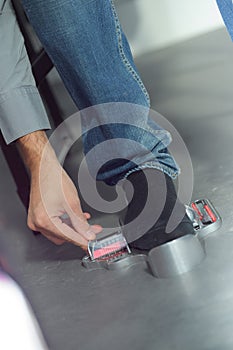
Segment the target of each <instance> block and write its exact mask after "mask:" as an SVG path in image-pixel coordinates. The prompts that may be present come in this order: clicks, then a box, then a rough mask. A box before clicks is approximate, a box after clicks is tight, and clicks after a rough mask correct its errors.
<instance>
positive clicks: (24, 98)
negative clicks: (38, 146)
mask: <svg viewBox="0 0 233 350" xmlns="http://www.w3.org/2000/svg"><path fill="white" fill-rule="evenodd" d="M0 128H1V131H2V135H3V137H4V139H5V141H6V143H7V144H9V143H11V142H12V141H15V140H16V139H18V138H19V137H22V136H24V135H27V134H29V133H31V132H33V131H36V130H44V129H51V126H50V123H49V120H48V117H47V113H46V111H45V108H44V105H43V102H42V100H41V97H40V94H39V92H38V90H37V88H36V87H35V86H21V87H19V88H15V89H11V90H10V91H7V92H4V93H0Z"/></svg>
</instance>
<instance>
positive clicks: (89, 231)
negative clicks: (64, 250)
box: [66, 201, 102, 240]
mask: <svg viewBox="0 0 233 350" xmlns="http://www.w3.org/2000/svg"><path fill="white" fill-rule="evenodd" d="M66 212H67V214H68V215H69V217H70V220H71V222H72V225H73V227H74V229H75V230H76V231H77V232H78V233H79V234H80V235H82V236H83V238H84V239H85V240H94V239H95V238H96V234H97V233H99V232H101V231H102V227H101V226H100V225H89V223H88V222H87V215H86V214H87V213H85V214H83V212H82V209H81V206H80V204H79V201H76V202H75V203H74V204H73V205H72V206H70V207H67V208H66ZM89 215H90V214H89Z"/></svg>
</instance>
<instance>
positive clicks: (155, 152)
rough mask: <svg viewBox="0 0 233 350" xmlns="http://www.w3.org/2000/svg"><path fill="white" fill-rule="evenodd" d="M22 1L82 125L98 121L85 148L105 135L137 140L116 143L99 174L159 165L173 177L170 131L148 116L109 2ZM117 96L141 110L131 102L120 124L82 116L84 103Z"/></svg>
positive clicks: (113, 175)
mask: <svg viewBox="0 0 233 350" xmlns="http://www.w3.org/2000/svg"><path fill="white" fill-rule="evenodd" d="M22 3H23V6H24V8H25V11H26V13H27V16H28V18H29V20H30V22H31V23H32V25H33V27H34V29H35V31H36V33H37V35H38V37H39V39H40V40H41V42H42V44H43V46H44V48H45V49H46V51H47V53H48V54H49V56H50V58H51V59H52V61H53V63H54V65H55V66H56V68H57V70H58V72H59V74H60V76H61V78H62V80H63V82H64V84H65V86H66V88H67V89H68V91H69V93H70V95H71V96H72V98H73V100H74V102H75V103H76V105H77V107H78V108H79V110H83V109H84V112H83V114H82V115H83V116H84V118H83V120H84V123H83V124H86V125H85V126H84V130H85V127H86V129H87V130H89V129H90V125H91V123H93V119H96V121H97V122H98V121H99V126H98V125H97V127H95V128H93V129H91V130H89V131H88V132H85V133H84V135H83V145H84V151H85V153H86V154H87V153H88V152H89V151H90V150H92V149H93V147H95V146H96V145H97V144H100V143H102V142H103V141H105V140H109V139H129V140H133V141H135V142H134V145H133V146H132V145H131V146H130V147H118V148H119V149H118V152H116V154H117V155H118V157H116V156H115V157H114V158H115V159H112V160H109V161H108V162H107V164H106V165H105V166H104V165H103V166H102V167H101V169H99V171H98V177H97V178H98V179H99V180H103V181H105V182H106V183H108V184H115V183H117V182H118V181H119V180H120V179H122V178H124V177H126V176H128V175H129V174H130V173H132V172H134V171H137V170H139V169H142V168H146V167H148V168H156V169H160V170H162V171H163V172H165V173H167V174H168V175H169V176H171V177H173V178H175V177H176V176H177V174H178V167H177V165H176V163H175V161H174V159H173V157H172V156H171V155H170V154H169V152H168V151H167V146H168V145H169V143H170V142H171V138H170V134H169V133H168V132H167V131H165V130H163V129H162V128H161V127H159V125H157V123H155V122H154V121H153V120H151V119H150V118H148V111H149V107H150V100H149V95H148V92H147V90H146V88H145V86H144V84H143V82H142V80H141V78H140V76H139V74H138V71H137V68H136V67H135V64H134V61H133V57H132V54H131V51H130V47H129V44H128V41H127V38H126V37H125V35H124V33H123V31H122V28H121V25H120V22H119V19H118V16H117V13H116V10H115V7H114V4H113V2H112V1H111V0H23V1H22ZM115 102H123V103H124V102H126V103H128V104H129V106H138V105H139V106H141V110H142V112H141V113H139V112H138V111H136V113H135V109H137V108H136V107H135V108H134V107H132V108H129V113H128V115H127V116H125V117H122V118H123V119H122V123H118V124H114V122H113V120H111V121H109V119H108V117H107V116H106V115H105V113H103V114H101V113H97V114H98V116H97V115H94V114H92V116H91V118H88V115H87V114H86V117H85V108H86V107H90V106H95V105H100V104H106V103H110V104H111V103H113V106H114V103H115ZM116 105H117V104H116ZM113 109H115V106H114V107H113ZM119 113H121V108H120V107H119ZM126 114H127V113H126ZM97 119H98V120H97ZM94 124H95V123H94ZM102 124H105V125H102ZM106 124H108V125H106ZM130 124H132V125H130ZM95 126H96V124H95ZM132 148H133V149H132ZM106 152H109V149H106ZM93 157H94V159H93V162H92V166H96V167H97V164H101V161H100V159H99V158H100V153H99V154H98V155H94V156H93ZM95 157H96V158H95ZM93 164H94V165H93Z"/></svg>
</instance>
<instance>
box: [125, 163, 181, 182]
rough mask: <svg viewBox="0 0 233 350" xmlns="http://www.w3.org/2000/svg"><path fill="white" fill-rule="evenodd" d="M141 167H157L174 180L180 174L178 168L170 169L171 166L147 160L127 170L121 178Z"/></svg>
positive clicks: (141, 168)
mask: <svg viewBox="0 0 233 350" xmlns="http://www.w3.org/2000/svg"><path fill="white" fill-rule="evenodd" d="M143 169H157V170H161V171H162V172H163V173H165V174H167V175H168V176H170V177H171V178H172V179H173V180H175V179H176V178H177V176H178V175H179V174H180V170H179V169H178V170H171V168H169V167H168V166H166V165H162V164H160V163H157V162H148V163H145V164H142V165H139V166H137V167H136V168H134V169H131V170H129V171H128V172H127V173H126V174H125V175H124V177H123V179H126V178H127V177H128V176H129V175H131V174H133V173H135V172H137V171H140V170H143Z"/></svg>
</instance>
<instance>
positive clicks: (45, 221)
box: [17, 131, 102, 249]
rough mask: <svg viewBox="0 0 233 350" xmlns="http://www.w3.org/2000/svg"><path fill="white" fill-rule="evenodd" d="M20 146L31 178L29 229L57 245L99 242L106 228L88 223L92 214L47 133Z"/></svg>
mask: <svg viewBox="0 0 233 350" xmlns="http://www.w3.org/2000/svg"><path fill="white" fill-rule="evenodd" d="M17 143H18V145H19V150H20V153H21V155H22V158H23V160H24V162H25V165H26V166H27V168H28V169H29V172H30V175H31V191H30V203H29V210H28V226H29V227H30V228H31V229H32V230H34V231H39V232H41V233H42V234H43V235H44V236H45V237H47V238H48V239H49V240H51V241H52V242H54V243H56V244H62V243H64V242H65V241H68V242H71V243H73V244H76V245H79V246H80V247H82V248H83V249H86V248H87V244H88V241H89V240H91V239H95V235H96V234H97V233H99V232H101V230H102V227H101V226H99V225H89V224H88V222H87V220H88V219H90V214H89V213H83V211H82V209H81V205H80V201H79V198H78V194H77V190H76V188H75V186H74V184H73V182H72V181H71V179H70V178H69V176H68V175H67V173H66V172H65V170H64V169H63V168H62V167H61V165H60V164H59V162H58V160H57V158H56V155H55V152H54V151H53V149H52V147H51V146H50V145H49V144H48V139H47V137H46V134H45V133H44V131H36V132H33V133H31V134H28V135H26V136H23V137H22V138H20V139H19V140H18V141H17ZM45 147H46V151H45ZM44 151H45V153H44V154H43V152H44ZM67 217H68V218H69V220H67ZM67 221H68V222H69V224H68V223H67Z"/></svg>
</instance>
